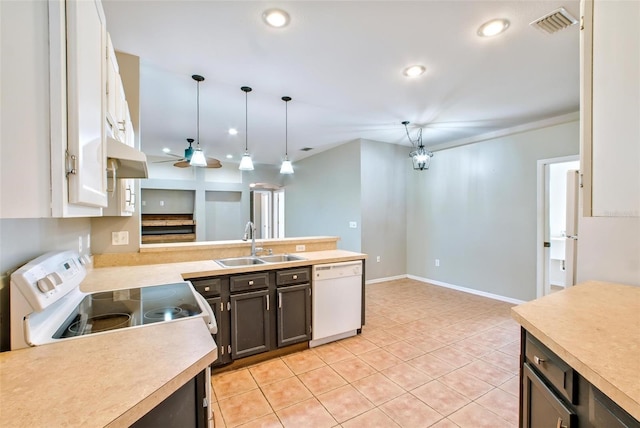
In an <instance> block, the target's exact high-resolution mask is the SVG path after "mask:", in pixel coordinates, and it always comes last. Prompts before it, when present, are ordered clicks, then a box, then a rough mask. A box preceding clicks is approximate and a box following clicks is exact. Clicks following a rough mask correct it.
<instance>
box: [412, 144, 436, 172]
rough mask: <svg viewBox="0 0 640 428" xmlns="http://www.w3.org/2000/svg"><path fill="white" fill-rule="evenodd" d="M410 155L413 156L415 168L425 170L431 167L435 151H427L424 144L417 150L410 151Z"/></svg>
mask: <svg viewBox="0 0 640 428" xmlns="http://www.w3.org/2000/svg"><path fill="white" fill-rule="evenodd" d="M409 156H411V162H413V169H415V170H418V171H423V170H425V169H429V165H430V164H431V157H432V156H433V153H431V152H430V151H427V150H426V149H425V148H424V146H420V147H418V149H417V150H414V151H413V152H411V153H409Z"/></svg>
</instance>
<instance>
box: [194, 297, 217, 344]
mask: <svg viewBox="0 0 640 428" xmlns="http://www.w3.org/2000/svg"><path fill="white" fill-rule="evenodd" d="M195 296H196V299H197V300H198V303H199V304H200V309H202V312H205V313H206V314H208V315H205V317H204V320H205V321H206V322H207V327H209V332H211V334H216V333H217V332H218V324H217V323H216V316H215V315H214V314H213V309H211V306H210V305H209V303H208V302H207V301H206V300H205V298H204V297H203V296H202V294H200V293H198V292H197V291H196V292H195Z"/></svg>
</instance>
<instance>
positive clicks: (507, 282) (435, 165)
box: [406, 121, 579, 300]
mask: <svg viewBox="0 0 640 428" xmlns="http://www.w3.org/2000/svg"><path fill="white" fill-rule="evenodd" d="M578 153H579V127H578V121H574V122H569V123H564V124H561V125H555V126H550V127H546V128H542V129H537V130H532V131H527V132H522V133H519V134H514V135H509V136H505V137H500V138H494V139H492V140H487V141H482V142H480V143H475V144H469V145H466V146H460V147H455V148H451V149H446V150H441V151H438V152H436V153H435V156H434V157H433V158H432V160H431V167H430V169H429V170H428V171H413V170H409V171H408V172H407V187H406V188H407V196H406V198H407V273H408V274H409V275H414V276H417V277H421V278H426V279H431V280H436V281H440V282H443V283H447V284H452V285H456V286H460V287H466V288H471V289H474V290H478V291H481V292H486V293H491V294H495V295H499V296H504V297H509V298H512V299H518V300H531V299H534V298H535V297H536V227H537V225H536V219H537V202H536V168H537V166H536V165H537V161H538V160H539V159H545V158H553V157H560V156H569V155H577V154H578ZM436 259H439V261H440V266H439V267H436V266H435V260H436Z"/></svg>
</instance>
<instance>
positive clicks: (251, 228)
mask: <svg viewBox="0 0 640 428" xmlns="http://www.w3.org/2000/svg"><path fill="white" fill-rule="evenodd" d="M249 232H251V256H252V257H255V256H256V252H257V251H262V248H261V247H258V248H256V226H255V225H254V224H253V223H252V222H250V221H248V222H247V224H246V225H245V227H244V235H242V240H243V241H246V240H247V239H249Z"/></svg>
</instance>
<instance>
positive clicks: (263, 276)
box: [229, 272, 269, 293]
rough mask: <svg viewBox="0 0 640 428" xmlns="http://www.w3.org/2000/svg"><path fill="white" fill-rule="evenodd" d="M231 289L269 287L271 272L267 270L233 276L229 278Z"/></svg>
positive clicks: (231, 290) (244, 289)
mask: <svg viewBox="0 0 640 428" xmlns="http://www.w3.org/2000/svg"><path fill="white" fill-rule="evenodd" d="M229 281H230V282H229V291H230V292H232V293H233V292H234V291H247V290H258V289H261V288H267V287H268V286H269V274H268V273H266V272H262V273H254V274H247V275H237V276H232V277H231V278H230V280H229Z"/></svg>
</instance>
